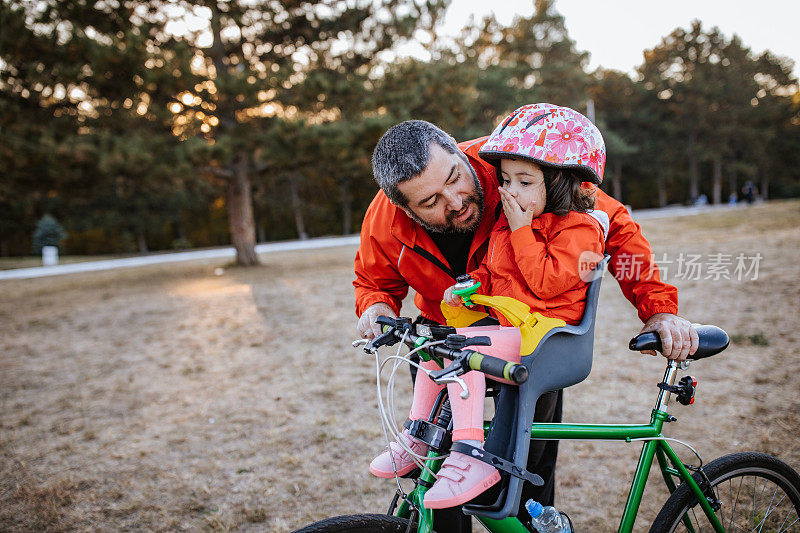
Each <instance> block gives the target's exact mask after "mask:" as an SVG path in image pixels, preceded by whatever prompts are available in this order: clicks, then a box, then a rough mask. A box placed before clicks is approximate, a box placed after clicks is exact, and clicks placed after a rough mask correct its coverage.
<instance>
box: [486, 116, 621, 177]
mask: <svg viewBox="0 0 800 533" xmlns="http://www.w3.org/2000/svg"><path fill="white" fill-rule="evenodd" d="M478 155H479V156H480V157H481V158H483V159H484V160H485V161H488V162H489V163H491V164H493V165H498V164H499V160H500V159H502V158H504V157H513V158H516V159H526V160H528V161H533V162H534V163H536V164H540V165H544V166H550V167H560V168H576V169H579V170H582V171H583V173H584V174H585V175H586V181H591V182H593V183H596V184H600V183H601V182H602V181H603V169H604V167H605V164H606V146H605V143H604V142H603V136H602V135H601V134H600V130H598V129H597V126H595V125H594V124H592V122H591V121H590V120H589V119H588V118H586V117H585V116H583V115H581V114H580V113H578V112H577V111H575V110H574V109H570V108H568V107H561V106H557V105H553V104H544V103H542V104H528V105H524V106H522V107H520V108H519V109H517V110H516V111H514V112H513V113H511V114H510V115H509V116H508V117H506V118H505V119H503V121H502V122H500V125H498V126H497V127H496V128H495V130H494V131H493V132H492V134H491V135H490V136H489V139H487V141H486V142H485V143H484V145H483V146H482V147H481V150H480V152H478Z"/></svg>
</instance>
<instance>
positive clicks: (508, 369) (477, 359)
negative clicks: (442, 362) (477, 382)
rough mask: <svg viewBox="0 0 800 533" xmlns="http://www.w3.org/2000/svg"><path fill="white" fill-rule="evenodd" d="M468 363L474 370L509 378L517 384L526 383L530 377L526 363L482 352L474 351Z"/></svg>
mask: <svg viewBox="0 0 800 533" xmlns="http://www.w3.org/2000/svg"><path fill="white" fill-rule="evenodd" d="M467 363H468V364H469V367H470V368H471V369H472V370H479V371H481V372H483V373H484V374H486V375H488V376H493V377H496V378H502V379H507V380H509V381H512V382H514V383H516V384H520V383H525V381H527V379H528V369H527V368H525V366H524V365H520V364H518V363H512V362H510V361H505V360H503V359H499V358H497V357H492V356H491V355H484V354H482V353H480V352H472V353H471V354H470V356H469V358H468V360H467Z"/></svg>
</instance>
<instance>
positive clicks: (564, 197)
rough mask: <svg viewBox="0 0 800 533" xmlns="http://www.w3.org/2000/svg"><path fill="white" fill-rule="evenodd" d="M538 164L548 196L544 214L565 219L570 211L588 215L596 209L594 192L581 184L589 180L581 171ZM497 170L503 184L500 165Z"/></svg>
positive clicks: (498, 177) (499, 179) (498, 178)
mask: <svg viewBox="0 0 800 533" xmlns="http://www.w3.org/2000/svg"><path fill="white" fill-rule="evenodd" d="M536 164H537V165H538V166H539V168H541V169H542V174H544V188H545V192H546V194H547V201H546V202H545V205H544V213H553V214H554V215H558V216H562V217H563V216H564V215H566V214H567V213H569V212H570V211H576V212H578V213H586V212H587V211H591V210H592V209H594V200H595V194H594V191H593V190H592V189H584V188H583V187H581V183H583V182H584V181H587V180H586V176H585V175H584V174H583V173H582V172H581V171H580V170H579V169H577V168H558V167H549V166H545V165H542V164H539V163H536ZM496 168H497V181H498V182H500V183H503V180H502V174H501V172H500V165H499V164H498V165H497V167H496Z"/></svg>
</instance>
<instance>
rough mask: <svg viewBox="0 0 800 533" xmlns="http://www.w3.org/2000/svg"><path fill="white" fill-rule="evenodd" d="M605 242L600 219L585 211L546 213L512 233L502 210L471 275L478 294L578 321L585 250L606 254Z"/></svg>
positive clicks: (594, 254)
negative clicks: (481, 262) (560, 214)
mask: <svg viewBox="0 0 800 533" xmlns="http://www.w3.org/2000/svg"><path fill="white" fill-rule="evenodd" d="M603 241H604V231H603V227H602V226H601V225H600V222H598V221H597V220H596V219H595V218H593V217H591V216H590V215H588V214H586V213H576V212H574V211H570V212H569V213H567V214H566V215H564V216H557V215H554V214H553V213H543V214H542V215H540V216H538V217H537V218H535V219H533V222H532V223H531V225H530V226H525V227H522V228H519V229H517V230H515V231H513V232H512V231H511V228H509V226H508V219H506V217H505V215H504V214H503V215H500V220H498V221H497V225H495V228H494V230H493V231H492V236H491V238H490V239H489V249H488V251H487V252H486V257H485V258H484V259H483V264H481V266H480V268H478V270H475V271H473V272H470V276H472V277H473V278H474V279H476V280H478V281H480V283H481V287H480V288H479V289H478V292H479V293H480V294H490V295H492V296H511V297H512V298H516V299H517V300H519V301H521V302H524V303H526V304H528V305H529V306H530V307H531V310H532V311H534V312H539V313H542V314H543V315H545V316H548V317H552V318H561V319H563V320H564V321H566V322H567V323H570V324H577V323H578V322H580V320H581V317H582V316H583V309H584V307H585V300H586V290H587V289H588V288H589V284H588V283H587V282H586V281H584V280H583V279H581V271H580V268H579V264H580V261H581V254H582V253H584V252H591V257H592V258H594V259H596V258H597V257H602V254H603V248H604V246H603ZM496 316H497V318H498V319H499V320H500V323H501V324H502V325H504V326H510V325H511V324H510V323H508V321H507V320H506V319H505V317H503V316H502V315H500V314H498V315H496Z"/></svg>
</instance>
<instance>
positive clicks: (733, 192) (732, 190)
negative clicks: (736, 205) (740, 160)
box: [728, 161, 739, 201]
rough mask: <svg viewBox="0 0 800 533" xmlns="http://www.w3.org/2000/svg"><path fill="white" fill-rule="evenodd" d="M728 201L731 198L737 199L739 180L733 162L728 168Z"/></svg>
mask: <svg viewBox="0 0 800 533" xmlns="http://www.w3.org/2000/svg"><path fill="white" fill-rule="evenodd" d="M728 168H729V170H728V191H729V192H728V201H730V199H731V198H732V197H734V198H736V199H737V200H738V199H739V180H738V178H737V176H736V162H735V161H734V162H733V163H731V165H730V166H729V167H728Z"/></svg>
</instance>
